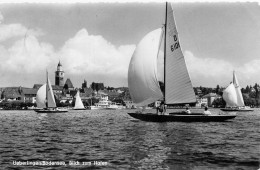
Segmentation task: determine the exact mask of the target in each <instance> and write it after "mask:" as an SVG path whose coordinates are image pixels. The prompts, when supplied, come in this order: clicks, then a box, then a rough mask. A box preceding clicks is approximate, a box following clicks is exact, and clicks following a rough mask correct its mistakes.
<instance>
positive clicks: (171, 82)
mask: <svg viewBox="0 0 260 170" xmlns="http://www.w3.org/2000/svg"><path fill="white" fill-rule="evenodd" d="M166 25H167V28H166V56H165V58H166V61H165V64H166V65H165V67H166V68H165V101H166V104H178V103H194V102H196V98H195V93H194V91H193V87H192V83H191V80H190V77H189V73H188V70H187V67H186V63H185V59H184V56H183V53H182V51H181V47H180V42H179V39H178V32H177V28H176V25H175V21H174V17H173V11H172V7H171V4H170V3H167V22H166Z"/></svg>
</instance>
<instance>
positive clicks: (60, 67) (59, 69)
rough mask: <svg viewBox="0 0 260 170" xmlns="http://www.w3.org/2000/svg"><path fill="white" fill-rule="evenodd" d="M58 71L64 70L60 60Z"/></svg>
mask: <svg viewBox="0 0 260 170" xmlns="http://www.w3.org/2000/svg"><path fill="white" fill-rule="evenodd" d="M57 71H63V70H62V65H61V63H60V61H59V63H58V66H57Z"/></svg>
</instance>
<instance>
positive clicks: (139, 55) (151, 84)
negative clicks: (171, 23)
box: [128, 29, 163, 106]
mask: <svg viewBox="0 0 260 170" xmlns="http://www.w3.org/2000/svg"><path fill="white" fill-rule="evenodd" d="M161 34H162V29H156V30H154V31H152V32H150V33H148V34H147V35H146V36H145V37H144V38H143V39H142V40H141V42H140V43H139V44H138V46H137V47H136V49H135V51H134V54H133V56H132V59H131V61H130V64H129V69H128V87H129V91H130V94H131V97H132V100H133V102H134V103H136V104H137V106H145V105H148V104H150V103H152V102H154V101H156V100H158V99H162V98H163V94H162V92H161V90H160V86H159V83H158V77H157V55H158V52H159V46H160V43H161Z"/></svg>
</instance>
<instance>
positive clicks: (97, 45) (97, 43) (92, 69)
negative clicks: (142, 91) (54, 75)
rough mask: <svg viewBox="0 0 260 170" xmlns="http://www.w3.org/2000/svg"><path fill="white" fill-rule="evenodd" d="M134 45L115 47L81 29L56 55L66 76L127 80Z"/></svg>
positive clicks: (98, 36)
mask: <svg viewBox="0 0 260 170" xmlns="http://www.w3.org/2000/svg"><path fill="white" fill-rule="evenodd" d="M134 49H135V45H122V46H119V47H116V46H114V45H113V44H112V43H110V42H109V41H107V40H106V39H104V38H103V37H102V36H100V35H89V34H88V32H87V30H86V29H81V30H79V31H78V32H77V34H76V35H75V36H74V37H73V38H71V39H69V40H68V41H67V42H66V43H65V45H64V46H63V47H62V48H61V50H60V52H59V53H58V54H59V55H60V56H61V61H62V64H63V66H64V69H65V68H66V72H69V73H70V74H74V75H82V74H85V75H86V76H90V75H91V76H93V75H95V76H107V77H108V78H112V79H113V77H121V78H126V77H127V71H128V65H129V62H130V59H131V56H132V53H133V51H134Z"/></svg>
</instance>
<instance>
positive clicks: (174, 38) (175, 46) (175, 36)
mask: <svg viewBox="0 0 260 170" xmlns="http://www.w3.org/2000/svg"><path fill="white" fill-rule="evenodd" d="M173 40H174V42H175V43H174V44H173V45H171V51H172V52H173V51H174V50H176V49H178V48H179V47H180V43H179V42H178V38H177V35H174V36H173Z"/></svg>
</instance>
